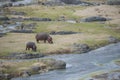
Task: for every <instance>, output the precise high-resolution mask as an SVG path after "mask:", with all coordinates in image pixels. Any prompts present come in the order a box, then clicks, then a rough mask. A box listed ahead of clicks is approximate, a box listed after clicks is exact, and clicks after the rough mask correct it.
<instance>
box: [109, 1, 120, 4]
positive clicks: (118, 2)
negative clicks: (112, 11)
mask: <svg viewBox="0 0 120 80" xmlns="http://www.w3.org/2000/svg"><path fill="white" fill-rule="evenodd" d="M107 4H108V5H120V0H107Z"/></svg>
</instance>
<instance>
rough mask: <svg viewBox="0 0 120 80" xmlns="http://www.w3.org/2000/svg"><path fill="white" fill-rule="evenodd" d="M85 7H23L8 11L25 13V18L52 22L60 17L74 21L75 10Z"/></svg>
mask: <svg viewBox="0 0 120 80" xmlns="http://www.w3.org/2000/svg"><path fill="white" fill-rule="evenodd" d="M84 8H85V7H81V6H51V7H47V6H41V5H40V6H38V5H32V6H23V7H12V8H10V10H11V11H12V10H14V11H19V12H25V13H27V15H25V17H40V18H51V19H52V20H57V19H59V18H60V17H61V16H64V17H65V18H66V19H75V18H79V17H78V16H76V15H74V12H75V11H76V10H82V9H84Z"/></svg>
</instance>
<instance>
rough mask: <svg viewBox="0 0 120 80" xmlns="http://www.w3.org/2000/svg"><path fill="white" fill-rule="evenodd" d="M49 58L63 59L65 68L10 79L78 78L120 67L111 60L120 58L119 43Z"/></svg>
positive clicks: (63, 79) (73, 79) (69, 79)
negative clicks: (86, 51)
mask: <svg viewBox="0 0 120 80" xmlns="http://www.w3.org/2000/svg"><path fill="white" fill-rule="evenodd" d="M47 58H48V57H47ZM49 58H55V59H58V60H63V61H65V62H66V63H67V68H66V69H62V70H54V71H50V72H48V73H43V74H37V75H33V76H31V77H27V78H15V79H12V80H79V79H80V78H82V77H84V76H85V75H86V74H89V73H91V72H95V71H100V70H104V71H105V70H106V71H109V70H114V69H120V66H117V65H116V64H114V62H113V60H116V59H120V43H117V44H111V45H108V46H106V47H102V48H99V49H97V50H94V51H91V52H89V53H85V54H64V55H55V56H49Z"/></svg>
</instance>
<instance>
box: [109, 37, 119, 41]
mask: <svg viewBox="0 0 120 80" xmlns="http://www.w3.org/2000/svg"><path fill="white" fill-rule="evenodd" d="M118 41H119V40H118V39H117V38H115V37H114V36H109V37H108V42H109V43H117V42H118Z"/></svg>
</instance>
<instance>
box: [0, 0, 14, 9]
mask: <svg viewBox="0 0 120 80" xmlns="http://www.w3.org/2000/svg"><path fill="white" fill-rule="evenodd" d="M12 6H13V5H12V3H11V2H9V1H8V2H3V3H2V4H0V7H1V8H5V7H12Z"/></svg>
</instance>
